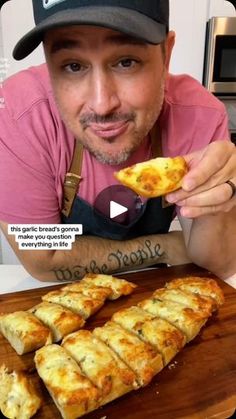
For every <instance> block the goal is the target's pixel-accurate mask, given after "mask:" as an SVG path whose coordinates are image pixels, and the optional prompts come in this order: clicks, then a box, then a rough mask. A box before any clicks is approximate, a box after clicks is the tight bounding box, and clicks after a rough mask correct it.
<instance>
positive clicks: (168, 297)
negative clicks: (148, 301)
mask: <svg viewBox="0 0 236 419" xmlns="http://www.w3.org/2000/svg"><path fill="white" fill-rule="evenodd" d="M153 297H154V298H157V299H160V301H175V302H177V303H180V304H183V305H184V306H185V307H190V308H192V309H193V310H197V311H199V314H202V316H203V317H209V316H210V314H211V312H212V309H213V303H212V300H211V299H209V298H206V297H205V298H204V297H201V296H200V295H197V294H192V293H191V292H188V291H183V290H181V289H167V288H160V289H158V290H156V291H155V292H154V293H153Z"/></svg>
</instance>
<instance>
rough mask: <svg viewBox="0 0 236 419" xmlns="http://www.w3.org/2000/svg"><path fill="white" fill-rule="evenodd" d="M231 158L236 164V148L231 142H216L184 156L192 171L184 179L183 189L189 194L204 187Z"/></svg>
mask: <svg viewBox="0 0 236 419" xmlns="http://www.w3.org/2000/svg"><path fill="white" fill-rule="evenodd" d="M231 157H233V160H234V164H236V156H235V146H234V144H232V143H231V142H230V141H219V142H215V143H212V144H210V145H209V146H208V147H206V148H205V149H204V150H202V151H200V152H199V151H197V152H194V153H191V154H188V155H186V156H184V158H185V160H186V162H187V164H188V167H189V169H190V170H189V173H188V174H187V175H186V176H185V177H184V179H183V185H182V188H183V189H184V190H185V191H188V192H189V191H192V190H193V189H195V188H197V187H199V186H200V185H203V184H204V183H206V182H207V181H208V179H210V178H211V177H212V176H214V175H215V174H217V173H219V172H220V171H221V169H222V168H224V167H225V166H226V165H227V162H228V160H229V159H230V158H231ZM228 169H229V168H227V171H228ZM234 170H235V166H234Z"/></svg>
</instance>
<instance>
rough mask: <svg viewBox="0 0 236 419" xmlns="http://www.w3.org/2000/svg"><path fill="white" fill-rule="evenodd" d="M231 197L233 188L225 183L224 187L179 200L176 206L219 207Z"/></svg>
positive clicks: (217, 187) (219, 186) (220, 186)
mask: <svg viewBox="0 0 236 419" xmlns="http://www.w3.org/2000/svg"><path fill="white" fill-rule="evenodd" d="M231 197H232V188H231V187H230V185H228V184H227V183H223V184H222V185H218V186H216V187H214V188H212V189H209V190H207V191H204V192H201V193H199V194H194V195H193V196H190V197H187V198H185V199H182V200H179V201H177V202H176V204H177V205H178V206H181V207H182V206H187V207H195V206H196V207H207V206H211V205H214V206H217V205H220V204H223V203H225V202H227V201H228V200H229V199H231Z"/></svg>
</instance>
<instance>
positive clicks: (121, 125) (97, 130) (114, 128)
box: [88, 120, 128, 140]
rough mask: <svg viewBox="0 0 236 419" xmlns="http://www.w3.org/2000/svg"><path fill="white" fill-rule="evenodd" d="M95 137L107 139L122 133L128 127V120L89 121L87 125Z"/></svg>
mask: <svg viewBox="0 0 236 419" xmlns="http://www.w3.org/2000/svg"><path fill="white" fill-rule="evenodd" d="M88 128H89V129H90V130H91V131H92V132H93V133H94V134H95V135H96V136H97V137H100V138H105V139H107V140H109V139H113V138H115V137H118V136H120V135H122V134H123V133H124V132H125V131H126V130H127V128H128V121H127V120H126V121H117V122H107V123H100V124H97V123H90V124H89V127H88Z"/></svg>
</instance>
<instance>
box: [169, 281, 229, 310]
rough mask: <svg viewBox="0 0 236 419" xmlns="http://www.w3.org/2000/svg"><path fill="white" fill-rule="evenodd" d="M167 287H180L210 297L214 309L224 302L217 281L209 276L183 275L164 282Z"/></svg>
mask: <svg viewBox="0 0 236 419" xmlns="http://www.w3.org/2000/svg"><path fill="white" fill-rule="evenodd" d="M166 286H167V288H180V289H181V290H183V291H189V292H193V293H196V294H200V295H201V296H206V297H211V298H212V299H213V302H214V303H215V307H214V308H215V309H216V308H218V307H219V306H221V305H222V304H223V302H224V295H223V291H222V290H221V288H220V287H219V286H218V284H217V282H216V281H215V280H214V279H211V278H202V277H191V276H190V277H185V278H177V279H174V280H173V281H171V282H169V283H167V284H166Z"/></svg>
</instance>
